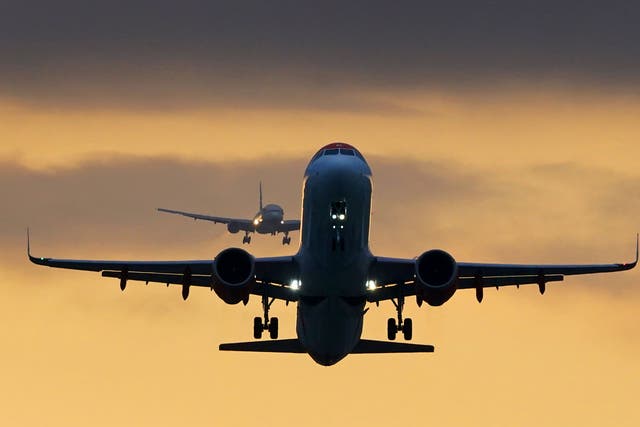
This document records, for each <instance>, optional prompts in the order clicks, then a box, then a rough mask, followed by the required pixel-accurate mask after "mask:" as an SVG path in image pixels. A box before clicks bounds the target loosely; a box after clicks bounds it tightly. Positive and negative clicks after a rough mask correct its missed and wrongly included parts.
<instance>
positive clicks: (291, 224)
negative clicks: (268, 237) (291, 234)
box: [278, 219, 300, 233]
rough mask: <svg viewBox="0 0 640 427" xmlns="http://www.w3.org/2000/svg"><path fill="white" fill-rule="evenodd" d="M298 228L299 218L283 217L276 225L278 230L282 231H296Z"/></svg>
mask: <svg viewBox="0 0 640 427" xmlns="http://www.w3.org/2000/svg"><path fill="white" fill-rule="evenodd" d="M296 230H300V220H299V219H285V220H284V221H282V223H281V224H280V225H279V226H278V232H279V233H284V232H285V231H286V232H288V231H296Z"/></svg>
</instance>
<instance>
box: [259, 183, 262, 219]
mask: <svg viewBox="0 0 640 427" xmlns="http://www.w3.org/2000/svg"><path fill="white" fill-rule="evenodd" d="M259 188H260V212H262V180H260V186H259Z"/></svg>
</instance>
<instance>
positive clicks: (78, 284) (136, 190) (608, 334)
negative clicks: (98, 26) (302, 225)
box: [0, 89, 640, 426]
mask: <svg viewBox="0 0 640 427" xmlns="http://www.w3.org/2000/svg"><path fill="white" fill-rule="evenodd" d="M371 96H376V97H381V99H382V98H384V97H388V96H389V95H388V94H387V95H380V94H374V95H371ZM394 103H395V104H397V105H401V106H403V108H404V110H403V109H399V110H398V111H396V112H384V111H361V112H344V111H322V110H313V109H306V110H305V109H303V110H299V111H296V110H293V109H286V108H280V109H268V108H264V109H257V108H256V109H250V108H248V109H235V110H233V109H226V110H225V109H217V108H211V109H206V108H203V109H197V110H181V111H175V112H166V111H165V112H151V111H130V110H106V109H73V108H61V109H52V108H49V107H42V106H33V105H29V104H24V103H22V104H21V103H16V102H13V101H9V100H5V101H3V102H0V111H1V112H2V114H0V140H1V141H2V143H1V145H0V160H1V162H2V163H1V164H2V170H0V197H2V200H4V201H5V206H4V208H3V211H4V214H3V216H2V219H3V221H0V224H1V225H0V250H1V251H2V252H1V254H2V255H1V258H0V281H2V283H3V286H2V287H0V324H2V325H4V326H3V327H0V340H1V341H2V342H3V343H4V345H3V358H2V362H1V363H0V377H1V378H3V384H4V387H0V402H2V410H1V411H0V424H2V425H24V426H27V425H43V424H44V425H64V426H69V425H95V426H101V425H104V426H113V425H155V426H164V425H176V424H178V423H179V424H185V425H192V426H201V425H202V426H204V425H237V426H245V425H246V426H248V425H256V424H257V423H261V424H263V425H300V424H304V425H308V426H316V425H317V426H321V425H327V424H332V423H334V424H340V425H343V424H347V423H348V424H350V425H391V424H393V425H408V426H412V425H423V424H427V423H428V424H432V425H439V426H448V425H452V426H453V425H477V426H484V425H486V426H500V425H504V426H513V425H517V426H540V425H558V426H566V425H581V426H600V425H603V424H605V425H616V426H637V425H638V424H639V423H640V411H638V409H637V405H636V396H637V392H638V389H639V387H640V364H639V363H638V360H639V358H638V354H639V351H640V339H639V338H638V334H637V331H636V326H637V323H638V322H637V310H638V307H639V306H640V292H639V291H638V286H637V278H638V272H637V271H632V272H628V273H621V274H612V275H607V276H599V277H591V278H576V277H574V278H567V279H566V280H565V282H564V283H561V284H553V285H550V286H548V289H547V293H546V294H545V295H544V296H540V295H538V293H537V289H535V287H526V288H523V289H520V290H519V291H517V290H515V289H502V290H500V291H493V290H488V291H487V292H486V293H485V300H484V302H483V303H482V304H477V303H476V302H475V298H474V295H473V293H472V292H464V291H461V292H459V293H457V294H456V295H455V296H454V297H453V298H452V300H451V301H449V302H448V303H447V304H445V305H444V306H443V307H440V308H430V307H427V308H426V309H425V307H422V308H421V309H419V308H418V307H416V306H415V304H409V305H408V308H407V312H406V314H407V315H408V316H411V317H412V318H413V319H414V341H415V342H421V343H430V344H434V345H435V347H436V352H435V353H434V354H429V355H406V356H402V355H401V356H390V355H389V356H387V355H380V356H360V355H354V356H349V357H347V358H346V359H345V360H343V361H342V362H340V363H339V364H338V365H336V366H334V367H331V368H323V367H320V366H318V365H316V364H315V363H314V362H313V361H312V360H311V359H310V358H309V357H307V356H301V355H260V354H255V355H252V354H229V353H227V354H222V353H219V352H218V351H217V345H218V344H219V343H221V342H230V341H242V340H248V339H250V334H251V318H252V317H253V316H255V315H258V314H259V305H258V302H257V301H253V300H252V301H251V303H250V304H249V305H248V306H247V307H243V306H226V305H225V304H224V303H222V302H221V301H220V300H218V299H217V297H216V296H215V294H213V293H211V292H209V291H208V290H203V289H194V290H193V291H192V293H191V297H190V298H189V300H188V301H186V302H183V301H182V300H181V298H180V294H179V289H178V288H171V289H166V288H165V287H163V286H159V285H155V286H154V285H149V286H148V287H145V286H144V285H141V284H131V285H130V286H129V287H128V288H127V291H126V292H125V293H124V294H122V293H121V292H120V290H119V289H118V286H117V283H116V281H113V280H107V279H102V278H100V277H99V276H98V275H96V274H92V273H83V272H68V271H56V270H52V269H44V268H42V267H37V266H33V265H29V264H28V263H27V261H26V258H25V254H24V249H25V248H24V235H23V233H24V228H25V227H26V226H27V225H29V226H31V227H32V245H33V250H34V251H35V253H36V254H38V255H43V256H60V257H97V258H124V257H127V258H148V259H160V258H168V259H170V258H175V259H182V258H185V259H187V258H189V259H193V258H207V257H212V256H214V255H215V254H216V253H217V252H219V251H220V250H221V249H223V248H225V247H228V246H232V245H239V243H240V238H239V237H238V235H233V236H232V235H227V234H225V233H224V228H223V227H220V226H217V227H214V226H212V225H210V224H206V223H201V222H195V223H194V222H191V221H186V220H184V219H181V218H174V217H170V216H166V215H159V214H156V213H155V212H154V211H153V209H154V208H155V207H157V206H160V205H164V206H166V207H170V208H180V209H192V210H195V209H197V210H202V211H203V212H210V213H215V214H221V215H252V214H253V213H254V211H255V208H256V204H257V196H256V192H257V191H256V187H257V181H258V180H259V179H263V181H264V185H265V196H266V200H265V201H269V202H278V203H282V204H283V205H284V207H285V213H286V215H287V216H288V217H297V216H298V214H299V208H300V206H299V201H300V186H301V181H300V178H301V175H302V172H303V168H304V166H305V164H306V162H307V160H308V158H309V157H310V156H311V155H312V154H313V153H314V152H315V150H316V149H317V148H318V147H319V146H321V145H323V144H325V143H327V142H330V141H333V140H344V141H346V142H349V143H352V144H354V145H355V146H357V147H358V148H359V149H360V150H361V151H362V152H363V154H364V155H365V156H366V157H368V158H369V159H370V161H371V164H372V167H373V172H374V179H375V187H374V192H375V193H374V213H373V221H374V224H373V228H372V235H371V238H372V249H373V250H374V252H375V253H377V254H381V255H386V256H415V255H417V254H419V253H421V252H422V251H424V250H426V249H429V248H432V247H442V248H443V249H446V250H448V251H450V252H451V253H452V254H453V255H454V257H456V258H457V259H459V260H464V261H504V262H565V261H566V262H613V261H627V260H629V259H631V258H632V256H633V245H632V243H633V237H634V233H635V232H636V231H637V230H638V222H637V217H638V214H639V213H640V211H639V209H640V205H639V202H638V200H640V199H639V198H638V196H639V195H640V177H639V175H638V172H637V167H636V166H637V161H636V158H637V154H638V151H639V148H638V144H637V141H638V140H639V137H640V124H639V123H640V122H638V120H637V118H638V117H640V104H639V103H638V102H637V100H635V101H634V100H633V99H627V98H623V97H620V96H613V95H612V96H605V95H601V94H597V93H594V94H592V95H588V94H586V95H585V94H581V95H579V96H578V95H575V94H573V95H572V94H571V93H568V92H565V91H554V90H551V89H549V90H548V91H547V92H544V93H543V92H536V91H525V90H522V91H513V92H505V93H500V94H497V95H495V96H493V97H481V96H478V95H477V94H467V95H464V94H461V93H458V94H448V95H445V94H436V93H426V92H425V93H422V94H409V93H406V94H403V96H402V97H398V98H397V99H395V100H394ZM3 171H4V172H3ZM294 239H297V235H296V236H295V238H294ZM250 250H251V252H252V253H254V254H255V255H257V256H264V255H275V254H282V253H287V252H291V251H293V250H295V245H292V247H291V248H284V249H283V248H282V247H281V246H280V245H279V244H278V241H277V239H275V240H273V241H271V240H269V239H268V238H266V237H264V236H258V237H255V238H254V240H253V242H252V245H251V247H250ZM273 315H277V316H278V317H280V319H281V320H280V324H281V325H282V326H281V335H282V336H283V337H291V336H293V335H294V333H295V330H294V316H295V308H294V307H293V306H291V305H290V306H289V307H285V306H284V304H282V303H276V304H275V305H274V309H273ZM391 315H393V308H392V306H391V304H390V303H383V304H382V305H381V307H380V308H376V307H375V306H372V308H371V310H370V311H369V313H367V315H366V318H365V330H364V336H365V337H367V338H374V339H384V335H385V319H386V318H387V317H389V316H391Z"/></svg>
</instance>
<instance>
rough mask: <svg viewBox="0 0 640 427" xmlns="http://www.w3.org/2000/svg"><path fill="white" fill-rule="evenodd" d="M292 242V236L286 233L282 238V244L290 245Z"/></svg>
mask: <svg viewBox="0 0 640 427" xmlns="http://www.w3.org/2000/svg"><path fill="white" fill-rule="evenodd" d="M290 243H291V237H289V233H284V237H283V238H282V244H283V245H288V244H290Z"/></svg>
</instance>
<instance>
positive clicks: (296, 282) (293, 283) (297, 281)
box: [289, 279, 302, 291]
mask: <svg viewBox="0 0 640 427" xmlns="http://www.w3.org/2000/svg"><path fill="white" fill-rule="evenodd" d="M301 286H302V282H301V281H300V279H293V280H292V281H291V283H289V287H290V288H291V289H293V290H294V291H297V290H298V289H300V287H301Z"/></svg>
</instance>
